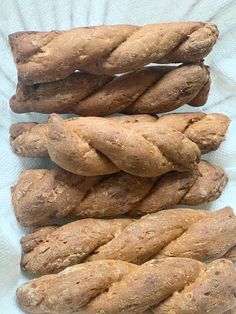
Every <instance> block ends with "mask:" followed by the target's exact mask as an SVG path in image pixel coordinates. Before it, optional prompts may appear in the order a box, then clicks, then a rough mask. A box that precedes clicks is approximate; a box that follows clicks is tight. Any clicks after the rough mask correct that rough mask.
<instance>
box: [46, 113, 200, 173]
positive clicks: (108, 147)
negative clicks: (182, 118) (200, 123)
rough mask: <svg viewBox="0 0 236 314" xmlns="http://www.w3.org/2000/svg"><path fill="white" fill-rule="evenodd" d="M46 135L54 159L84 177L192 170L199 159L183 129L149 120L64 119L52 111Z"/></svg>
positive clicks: (197, 152)
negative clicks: (118, 173)
mask: <svg viewBox="0 0 236 314" xmlns="http://www.w3.org/2000/svg"><path fill="white" fill-rule="evenodd" d="M147 118H148V117H147ZM45 140H46V146H47V150H48V153H49V156H50V158H51V159H52V160H53V161H54V162H55V163H56V164H58V165H59V166H60V167H62V168H63V169H65V170H68V171H70V172H72V173H75V174H79V175H85V176H96V175H104V174H110V173H115V172H119V171H121V170H122V171H125V172H127V173H130V174H133V175H137V176H141V177H155V176H160V175H162V174H165V173H167V172H170V171H174V170H177V171H189V170H192V169H195V168H196V167H197V163H198V162H199V160H200V150H199V148H198V146H197V145H196V144H195V143H194V142H192V141H190V140H189V139H188V138H187V137H186V136H184V135H183V134H182V133H181V132H178V131H176V130H173V129H168V128H165V127H159V126H158V124H157V123H155V122H150V121H148V122H137V123H136V122H135V121H133V122H128V123H120V121H117V120H112V119H109V118H97V117H86V118H85V117H83V118H73V119H69V120H63V119H62V118H61V117H59V116H58V115H56V114H53V115H52V116H51V118H50V119H49V123H48V132H47V133H46V134H45Z"/></svg>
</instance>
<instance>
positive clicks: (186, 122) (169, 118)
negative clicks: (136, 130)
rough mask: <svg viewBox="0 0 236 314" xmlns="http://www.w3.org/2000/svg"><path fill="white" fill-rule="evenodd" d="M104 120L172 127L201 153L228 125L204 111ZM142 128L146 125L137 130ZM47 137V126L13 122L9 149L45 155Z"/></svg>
mask: <svg viewBox="0 0 236 314" xmlns="http://www.w3.org/2000/svg"><path fill="white" fill-rule="evenodd" d="M106 119H111V120H114V121H116V122H120V123H121V124H122V125H123V124H124V125H125V126H126V125H127V126H129V125H130V124H131V125H133V126H134V125H140V124H143V123H146V122H149V123H151V122H152V124H153V123H155V125H157V126H160V127H162V128H163V127H164V128H168V129H173V128H174V129H175V130H177V131H179V132H181V133H183V134H184V135H185V136H186V137H187V138H189V139H190V140H191V141H193V142H194V143H196V144H197V145H198V147H199V148H200V150H201V152H202V153H207V152H209V151H212V150H215V149H217V148H218V147H219V146H220V144H221V143H222V141H224V139H225V136H226V132H227V129H228V126H229V123H230V120H229V118H228V117H227V116H225V115H223V114H220V113H211V114H205V113H203V112H189V113H174V114H166V115H163V116H162V117H160V118H159V119H158V118H157V117H156V116H151V115H130V116H129V115H120V116H111V117H109V118H106ZM69 123H70V122H69ZM144 127H145V125H144V126H141V127H140V129H142V128H144ZM47 134H48V123H40V124H37V123H30V122H26V123H25V122H19V123H15V124H13V125H12V126H11V128H10V141H11V146H12V149H13V150H14V152H15V153H17V154H19V155H21V156H25V157H43V156H48V151H47V143H46V142H47ZM137 149H138V147H137Z"/></svg>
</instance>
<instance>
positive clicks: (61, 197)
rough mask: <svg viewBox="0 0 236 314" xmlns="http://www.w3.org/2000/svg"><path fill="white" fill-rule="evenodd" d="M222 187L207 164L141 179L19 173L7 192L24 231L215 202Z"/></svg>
mask: <svg viewBox="0 0 236 314" xmlns="http://www.w3.org/2000/svg"><path fill="white" fill-rule="evenodd" d="M226 183H227V176H226V174H225V173H224V171H223V169H221V168H219V167H217V166H215V165H212V164H210V163H208V162H206V161H201V162H200V163H199V164H198V169H197V170H196V171H192V172H187V173H179V172H172V173H170V174H166V175H164V176H162V177H161V178H142V177H136V176H132V175H130V174H127V173H123V172H120V173H118V174H113V175H111V176H106V177H81V176H77V175H74V174H72V173H70V172H66V171H65V170H63V169H60V168H55V169H52V170H47V169H38V170H36V169H34V170H26V171H24V172H23V173H22V174H21V176H20V178H19V180H18V182H17V184H16V185H15V186H14V187H13V188H12V202H13V207H14V210H15V214H16V217H17V220H18V221H19V223H20V224H21V225H23V226H31V225H42V224H45V223H46V224H47V223H49V222H50V221H52V220H53V219H54V220H55V219H58V218H63V217H66V216H77V217H104V216H112V215H119V214H125V213H128V214H129V215H145V214H148V213H152V212H157V211H160V210H162V209H166V208H168V207H171V206H173V205H176V204H183V205H189V206H193V205H198V204H202V203H206V202H210V201H213V200H215V199H217V198H218V197H219V196H220V194H221V192H222V190H223V188H224V187H225V185H226Z"/></svg>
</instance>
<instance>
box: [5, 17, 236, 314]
mask: <svg viewBox="0 0 236 314" xmlns="http://www.w3.org/2000/svg"><path fill="white" fill-rule="evenodd" d="M217 37H218V30H217V27H216V26H215V25H213V24H211V23H200V22H185V23H163V24H153V25H145V26H133V25H113V26H97V27H83V28H77V29H71V30H69V31H52V32H20V33H15V34H12V35H10V36H9V40H10V45H11V48H12V52H13V56H14V60H15V63H16V67H17V71H18V77H19V83H18V86H17V89H16V94H15V95H14V96H13V97H12V98H11V100H10V106H11V109H12V110H13V111H15V112H18V113H23V112H41V113H47V114H52V115H51V116H50V117H49V120H48V121H46V122H44V123H39V124H37V123H34V122H32V123H22V122H21V123H16V124H14V125H12V126H11V129H10V141H11V145H12V148H13V150H14V152H15V153H16V154H19V155H21V156H26V157H45V156H49V157H50V158H51V159H52V160H53V161H54V162H55V163H56V164H57V165H58V166H59V167H60V168H59V167H56V168H54V169H50V170H48V169H34V170H27V171H24V172H23V173H22V174H21V175H20V178H19V180H18V182H17V183H16V185H15V186H14V187H13V188H12V201H13V207H14V210H15V214H16V218H17V220H18V222H19V223H20V224H21V225H22V226H25V227H32V226H33V227H34V229H33V230H31V233H29V234H27V235H25V236H24V237H23V238H22V239H21V245H22V250H23V253H22V262H21V266H22V270H23V271H24V272H26V273H28V274H31V275H41V277H40V278H37V279H33V280H30V281H29V282H27V283H25V284H23V285H22V286H21V287H19V288H18V290H17V299H18V303H19V305H20V307H21V308H22V309H23V311H25V312H26V313H39V314H40V313H58V314H59V313H60V314H72V313H81V314H82V313H85V314H117V313H125V314H126V313H130V314H131V313H132V314H133V313H137V314H141V313H145V314H154V313H158V314H162V313H163V314H167V313H168V314H172V313H173V314H204V313H208V314H209V313H210V314H223V313H224V314H226V313H227V314H229V313H235V312H234V311H235V308H236V271H235V269H234V266H233V263H232V261H234V260H236V216H235V215H234V213H233V210H232V209H231V208H230V207H225V208H223V209H221V210H218V211H216V212H209V211H206V210H197V209H190V208H175V209H173V206H176V205H188V206H193V205H199V204H202V203H207V202H210V201H214V200H215V199H217V198H218V197H219V196H220V195H221V192H222V190H223V189H224V187H225V185H226V183H227V176H226V174H225V173H224V170H223V169H221V168H219V167H218V166H216V165H213V164H211V163H209V162H207V161H204V160H201V154H205V153H208V152H209V151H212V150H215V149H217V148H218V147H219V146H220V144H221V142H222V141H223V140H224V139H225V135H226V132H227V128H228V126H229V118H228V117H226V116H225V115H223V114H219V113H211V114H204V113H202V112H189V113H181V114H180V113H170V114H165V115H162V116H161V117H157V116H156V115H155V114H157V113H164V112H168V111H172V110H174V109H176V108H178V107H181V106H182V105H184V104H189V105H190V106H194V107H196V106H202V105H204V103H205V102H206V101H207V97H208V92H209V88H210V74H209V69H208V67H207V66H206V65H204V64H203V59H204V57H205V56H206V55H207V54H208V53H209V52H210V51H211V49H212V47H213V46H214V44H215V42H216V40H217ZM150 63H152V64H154V65H152V66H149V64H150ZM164 63H165V64H170V63H181V65H179V66H175V65H168V66H160V65H155V64H164ZM56 113H74V114H78V115H80V116H84V117H74V118H70V119H67V120H66V119H63V118H62V117H60V116H59V115H57V114H56ZM114 113H120V114H119V115H112V116H107V115H110V114H114ZM102 116H107V117H102ZM170 207H172V209H168V208H170ZM141 216H142V217H141ZM65 217H73V218H78V219H77V220H75V221H73V222H69V223H67V224H65V221H63V220H60V219H62V218H65ZM55 222H57V223H58V224H57V225H55ZM59 222H60V224H59ZM63 223H64V224H63ZM35 227H37V228H35Z"/></svg>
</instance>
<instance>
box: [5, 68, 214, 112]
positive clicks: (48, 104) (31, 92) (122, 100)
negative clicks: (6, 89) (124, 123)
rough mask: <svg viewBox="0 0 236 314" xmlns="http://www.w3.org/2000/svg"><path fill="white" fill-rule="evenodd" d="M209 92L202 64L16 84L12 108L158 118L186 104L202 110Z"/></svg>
mask: <svg viewBox="0 0 236 314" xmlns="http://www.w3.org/2000/svg"><path fill="white" fill-rule="evenodd" d="M209 88H210V75H209V71H208V69H207V67H206V66H204V65H203V64H191V65H182V66H180V67H146V68H143V69H141V70H139V71H136V72H132V73H129V74H126V75H122V76H119V77H108V76H97V75H89V74H85V73H79V72H75V73H73V74H72V75H70V76H69V77H67V78H65V79H64V80H59V81H56V82H50V83H44V84H37V85H23V84H22V83H18V87H17V91H16V95H14V96H13V97H12V98H11V100H10V105H11V109H12V110H13V111H15V112H17V113H23V112H32V111H33V112H35V111H36V112H41V113H76V114H79V115H84V116H104V115H108V114H112V113H116V112H128V113H162V112H168V111H172V110H174V109H176V108H178V107H180V106H182V105H184V104H185V103H188V104H189V105H191V106H202V105H204V104H205V102H206V101H207V97H208V92H209Z"/></svg>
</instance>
